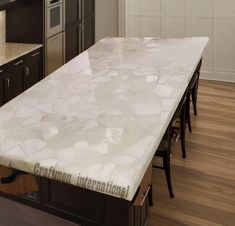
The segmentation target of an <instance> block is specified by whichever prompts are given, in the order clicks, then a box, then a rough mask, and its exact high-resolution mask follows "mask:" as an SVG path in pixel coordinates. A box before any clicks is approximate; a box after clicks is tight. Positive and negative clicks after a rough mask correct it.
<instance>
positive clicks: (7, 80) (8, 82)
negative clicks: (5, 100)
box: [5, 78, 11, 88]
mask: <svg viewBox="0 0 235 226" xmlns="http://www.w3.org/2000/svg"><path fill="white" fill-rule="evenodd" d="M5 81H6V83H7V88H10V82H11V81H10V79H9V78H7V79H6V80H5Z"/></svg>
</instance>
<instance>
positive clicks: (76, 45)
mask: <svg viewBox="0 0 235 226" xmlns="http://www.w3.org/2000/svg"><path fill="white" fill-rule="evenodd" d="M65 13H66V16H65V33H66V34H65V36H66V41H65V60H66V62H68V61H69V60H71V59H73V58H74V57H76V56H77V55H78V54H80V53H81V52H83V51H85V50H86V49H88V48H89V47H90V46H92V45H93V44H94V43H95V1H94V0H85V1H84V0H71V1H66V2H65Z"/></svg>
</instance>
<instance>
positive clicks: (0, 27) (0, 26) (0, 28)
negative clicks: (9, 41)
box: [0, 11, 6, 44]
mask: <svg viewBox="0 0 235 226" xmlns="http://www.w3.org/2000/svg"><path fill="white" fill-rule="evenodd" d="M5 20H6V12H5V11H0V44H1V43H4V42H5V40H6V24H5Z"/></svg>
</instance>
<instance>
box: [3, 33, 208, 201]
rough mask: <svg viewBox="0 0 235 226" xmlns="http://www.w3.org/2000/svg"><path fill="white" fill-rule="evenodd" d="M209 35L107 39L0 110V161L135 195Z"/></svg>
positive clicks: (105, 190)
mask: <svg viewBox="0 0 235 226" xmlns="http://www.w3.org/2000/svg"><path fill="white" fill-rule="evenodd" d="M208 41H209V39H208V38H203V37H202V38H185V39H168V40H158V39H154V38H145V39H139V38H109V39H103V40H101V41H100V42H98V43H97V44H96V45H94V46H93V47H92V48H90V49H89V50H88V51H85V52H83V53H82V54H80V55H79V56H78V57H76V58H74V59H73V60H72V61H70V62H69V63H67V64H66V65H64V66H63V67H61V68H60V69H58V70H57V71H55V72H54V73H53V74H51V75H50V76H48V77H46V78H45V79H44V80H42V81H41V82H39V83H38V84H37V85H35V86H34V87H32V88H31V89H29V90H27V91H26V92H24V93H23V94H21V95H20V96H18V97H16V98H15V99H14V100H12V101H11V102H9V103H8V104H6V105H4V106H3V107H2V108H0V164H1V165H4V166H9V167H13V168H16V169H20V170H22V171H26V172H29V173H33V174H35V175H40V176H44V177H48V178H51V179H55V180H59V181H63V182H66V183H70V184H73V185H77V186H81V187H85V188H87V189H91V190H96V191H98V192H101V193H105V194H109V195H112V196H116V197H120V198H124V199H126V200H132V199H133V197H134V195H135V193H136V191H137V188H138V186H139V184H140V182H141V180H142V178H143V176H144V173H145V171H146V169H147V167H148V166H149V164H150V162H151V160H152V158H153V156H154V153H155V151H156V148H157V147H158V145H159V143H160V141H161V139H162V137H163V134H164V132H165V130H166V128H167V125H168V124H169V122H170V120H171V118H172V116H173V114H174V112H175V110H176V108H177V105H178V104H179V102H180V99H181V97H182V95H183V93H184V91H185V89H186V87H187V85H188V83H189V81H190V79H191V77H192V75H193V72H194V70H195V69H196V66H197V64H198V63H199V61H200V59H201V57H202V55H203V51H204V49H205V47H206V45H207V43H208Z"/></svg>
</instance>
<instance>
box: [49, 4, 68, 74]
mask: <svg viewBox="0 0 235 226" xmlns="http://www.w3.org/2000/svg"><path fill="white" fill-rule="evenodd" d="M45 7H46V9H45V12H46V20H45V22H46V24H45V29H46V31H45V34H46V75H49V74H51V73H52V72H54V71H55V70H56V69H58V68H59V67H61V66H62V65H63V64H64V62H65V60H64V58H65V53H64V48H65V44H64V43H65V33H64V27H65V24H64V3H63V0H46V4H45Z"/></svg>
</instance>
